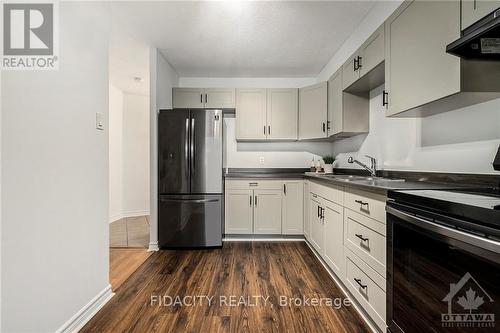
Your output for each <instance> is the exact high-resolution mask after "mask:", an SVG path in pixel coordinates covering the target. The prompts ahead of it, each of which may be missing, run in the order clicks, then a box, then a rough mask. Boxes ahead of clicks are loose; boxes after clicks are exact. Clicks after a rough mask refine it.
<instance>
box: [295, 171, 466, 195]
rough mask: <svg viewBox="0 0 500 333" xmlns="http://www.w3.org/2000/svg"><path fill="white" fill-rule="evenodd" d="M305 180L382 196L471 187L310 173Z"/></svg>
mask: <svg viewBox="0 0 500 333" xmlns="http://www.w3.org/2000/svg"><path fill="white" fill-rule="evenodd" d="M304 176H305V178H307V179H310V180H315V181H318V182H321V183H324V184H331V185H336V186H343V187H350V188H357V189H360V190H366V191H370V192H377V193H380V194H387V192H388V191H393V190H451V189H463V188H466V187H470V186H467V185H463V184H456V183H434V182H427V181H426V182H423V181H406V180H402V179H401V180H394V179H384V178H375V179H373V180H368V179H362V178H359V179H352V180H351V179H349V180H346V179H345V178H335V176H338V175H325V174H316V173H312V172H310V173H309V172H308V173H306V174H305V175H304Z"/></svg>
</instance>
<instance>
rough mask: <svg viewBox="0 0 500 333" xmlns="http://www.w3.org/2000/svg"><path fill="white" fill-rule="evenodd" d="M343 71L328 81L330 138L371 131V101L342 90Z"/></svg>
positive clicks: (339, 71) (336, 73)
mask: <svg viewBox="0 0 500 333" xmlns="http://www.w3.org/2000/svg"><path fill="white" fill-rule="evenodd" d="M342 74H343V70H341V69H339V70H338V71H337V72H335V73H334V74H333V75H332V76H331V77H330V79H329V80H328V126H327V129H328V136H329V137H337V138H345V137H349V136H353V135H357V134H360V133H367V132H368V130H369V112H370V111H369V110H370V109H369V99H368V98H366V97H364V96H359V95H356V94H351V93H347V92H344V91H343V90H342V87H343V80H342Z"/></svg>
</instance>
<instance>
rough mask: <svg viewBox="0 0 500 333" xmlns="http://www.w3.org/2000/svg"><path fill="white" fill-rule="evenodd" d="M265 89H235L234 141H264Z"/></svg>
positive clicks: (265, 130)
mask: <svg viewBox="0 0 500 333" xmlns="http://www.w3.org/2000/svg"><path fill="white" fill-rule="evenodd" d="M266 134H267V126H266V89H236V139H239V140H265V139H266Z"/></svg>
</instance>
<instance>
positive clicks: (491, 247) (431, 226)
mask: <svg viewBox="0 0 500 333" xmlns="http://www.w3.org/2000/svg"><path fill="white" fill-rule="evenodd" d="M386 211H387V213H388V214H391V215H394V216H396V217H398V218H400V219H402V220H404V221H406V222H409V223H411V224H413V225H415V226H417V227H420V228H423V229H426V230H429V231H431V232H435V233H437V234H440V235H444V236H447V237H450V238H453V239H456V240H459V241H461V242H464V243H467V244H470V245H474V246H477V247H480V248H482V249H485V250H488V251H492V252H495V253H500V243H499V242H495V241H494V240H491V239H487V238H484V237H479V236H476V235H473V234H469V233H467V232H463V231H460V230H456V229H452V228H449V227H445V226H443V225H440V224H437V223H434V222H430V221H427V220H424V219H422V218H419V217H417V216H414V215H410V214H408V213H405V212H402V211H400V210H398V209H395V208H392V207H390V206H386Z"/></svg>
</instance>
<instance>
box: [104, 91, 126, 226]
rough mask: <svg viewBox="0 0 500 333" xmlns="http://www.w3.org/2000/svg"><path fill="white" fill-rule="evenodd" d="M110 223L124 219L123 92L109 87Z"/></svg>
mask: <svg viewBox="0 0 500 333" xmlns="http://www.w3.org/2000/svg"><path fill="white" fill-rule="evenodd" d="M108 127H109V222H110V223H111V222H113V221H116V220H119V219H120V218H122V217H123V92H122V91H121V90H120V89H118V88H116V87H115V86H113V85H111V84H110V85H109V126H108Z"/></svg>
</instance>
